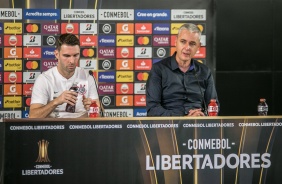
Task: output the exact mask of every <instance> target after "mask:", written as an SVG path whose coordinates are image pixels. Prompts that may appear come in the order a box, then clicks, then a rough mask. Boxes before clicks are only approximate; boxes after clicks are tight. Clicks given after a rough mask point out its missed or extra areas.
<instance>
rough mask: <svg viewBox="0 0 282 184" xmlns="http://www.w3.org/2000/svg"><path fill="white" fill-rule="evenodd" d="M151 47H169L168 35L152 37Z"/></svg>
mask: <svg viewBox="0 0 282 184" xmlns="http://www.w3.org/2000/svg"><path fill="white" fill-rule="evenodd" d="M153 46H157V47H163V46H170V37H169V36H168V35H154V36H153Z"/></svg>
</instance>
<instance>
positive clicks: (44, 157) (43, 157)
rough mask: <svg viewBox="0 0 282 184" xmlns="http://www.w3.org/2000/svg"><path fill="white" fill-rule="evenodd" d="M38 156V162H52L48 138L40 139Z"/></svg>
mask: <svg viewBox="0 0 282 184" xmlns="http://www.w3.org/2000/svg"><path fill="white" fill-rule="evenodd" d="M37 144H38V158H37V160H36V162H50V159H49V157H48V146H49V142H48V141H47V140H44V139H42V140H41V141H38V143H37Z"/></svg>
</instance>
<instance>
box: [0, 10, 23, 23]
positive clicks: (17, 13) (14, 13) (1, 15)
mask: <svg viewBox="0 0 282 184" xmlns="http://www.w3.org/2000/svg"><path fill="white" fill-rule="evenodd" d="M0 19H2V20H3V19H4V20H7V19H13V20H22V9H21V8H1V9H0Z"/></svg>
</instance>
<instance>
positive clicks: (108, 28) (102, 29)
mask: <svg viewBox="0 0 282 184" xmlns="http://www.w3.org/2000/svg"><path fill="white" fill-rule="evenodd" d="M99 33H101V34H115V33H116V24H111V23H106V24H99Z"/></svg>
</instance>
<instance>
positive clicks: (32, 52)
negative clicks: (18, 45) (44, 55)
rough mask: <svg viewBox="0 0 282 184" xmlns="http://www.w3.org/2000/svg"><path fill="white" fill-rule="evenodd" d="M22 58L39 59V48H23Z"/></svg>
mask: <svg viewBox="0 0 282 184" xmlns="http://www.w3.org/2000/svg"><path fill="white" fill-rule="evenodd" d="M23 51H24V54H23V57H24V58H29V59H30V58H38V59H40V58H41V48H39V47H24V50H23Z"/></svg>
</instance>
